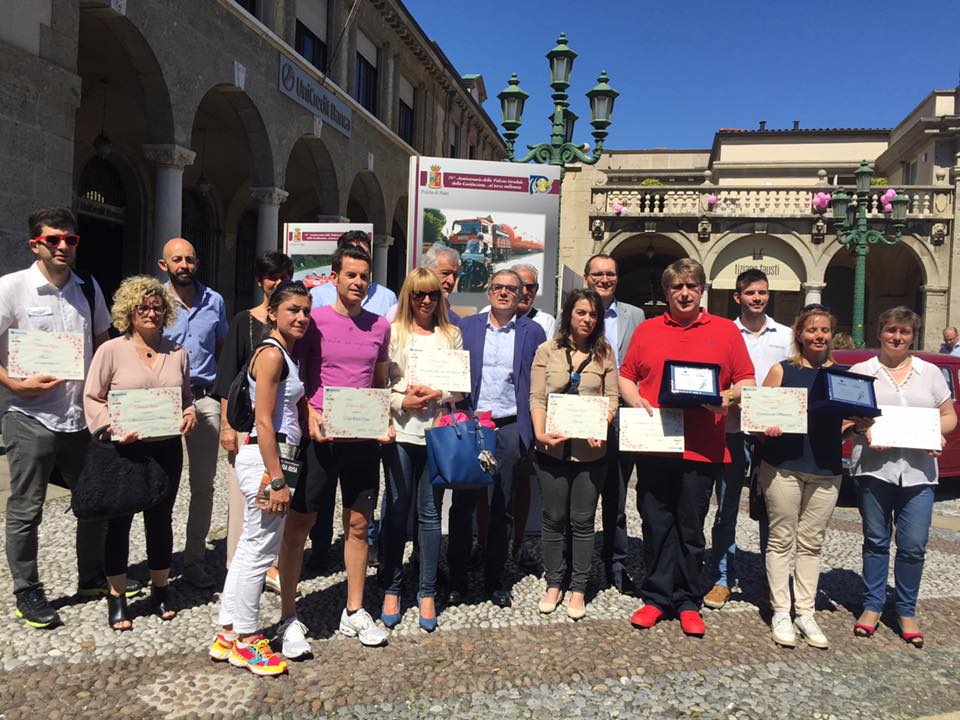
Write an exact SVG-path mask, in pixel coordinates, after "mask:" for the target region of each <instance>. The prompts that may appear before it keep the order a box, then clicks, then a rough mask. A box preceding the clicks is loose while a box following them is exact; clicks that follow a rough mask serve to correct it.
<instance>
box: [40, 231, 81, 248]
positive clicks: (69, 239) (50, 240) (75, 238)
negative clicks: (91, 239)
mask: <svg viewBox="0 0 960 720" xmlns="http://www.w3.org/2000/svg"><path fill="white" fill-rule="evenodd" d="M33 239H34V240H37V241H41V240H42V241H43V242H45V243H46V244H47V245H49V246H50V247H52V248H55V247H59V245H60V243H61V242H65V243H66V244H67V245H69V246H70V247H76V246H77V245H79V244H80V236H79V235H73V234H70V235H68V234H63V235H37V237H35V238H33Z"/></svg>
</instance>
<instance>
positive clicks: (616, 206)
mask: <svg viewBox="0 0 960 720" xmlns="http://www.w3.org/2000/svg"><path fill="white" fill-rule="evenodd" d="M613 211H614V212H615V213H616V214H617V215H619V214H620V213H622V212H623V205H621V204H620V203H614V204H613Z"/></svg>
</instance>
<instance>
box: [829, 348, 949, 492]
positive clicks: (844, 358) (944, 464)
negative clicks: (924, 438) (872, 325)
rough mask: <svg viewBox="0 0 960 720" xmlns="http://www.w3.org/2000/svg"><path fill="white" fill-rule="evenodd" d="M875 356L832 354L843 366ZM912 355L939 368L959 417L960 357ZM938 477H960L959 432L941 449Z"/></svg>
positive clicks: (850, 352) (865, 352)
mask: <svg viewBox="0 0 960 720" xmlns="http://www.w3.org/2000/svg"><path fill="white" fill-rule="evenodd" d="M876 354H877V350H876V349H873V350H836V351H834V353H833V359H834V360H836V361H837V362H838V363H841V364H843V365H855V364H856V363H858V362H863V361H864V360H868V359H870V358H872V357H873V356H874V355H876ZM913 354H914V355H916V356H917V357H919V358H921V359H922V360H926V361H927V362H928V363H932V364H933V365H936V366H937V367H938V368H940V372H941V373H943V378H944V380H946V381H947V387H949V388H950V394H951V395H952V396H953V409H954V410H956V411H957V414H958V415H960V402H957V387H958V386H960V357H957V356H956V355H944V354H942V353H929V352H916V353H913ZM843 457H844V460H846V459H847V458H849V457H850V443H847V444H845V445H844V448H843ZM940 477H942V478H956V477H960V431H957V432H954V433H952V434H951V435H949V436H948V437H947V446H946V447H945V448H944V449H943V454H942V455H941V456H940Z"/></svg>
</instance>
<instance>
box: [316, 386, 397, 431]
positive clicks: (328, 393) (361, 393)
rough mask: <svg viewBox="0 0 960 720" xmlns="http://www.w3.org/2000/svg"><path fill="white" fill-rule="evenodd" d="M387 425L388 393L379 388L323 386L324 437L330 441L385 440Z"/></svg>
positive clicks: (388, 413) (388, 420)
mask: <svg viewBox="0 0 960 720" xmlns="http://www.w3.org/2000/svg"><path fill="white" fill-rule="evenodd" d="M389 425H390V391H389V390H383V389H380V388H346V387H325V388H324V389H323V434H324V435H325V436H326V437H329V438H362V439H364V440H376V439H377V438H382V437H386V435H387V428H388V427H389Z"/></svg>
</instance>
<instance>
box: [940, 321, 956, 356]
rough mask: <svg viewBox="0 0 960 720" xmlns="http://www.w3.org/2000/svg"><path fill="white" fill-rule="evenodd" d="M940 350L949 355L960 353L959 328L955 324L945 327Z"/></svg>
mask: <svg viewBox="0 0 960 720" xmlns="http://www.w3.org/2000/svg"><path fill="white" fill-rule="evenodd" d="M940 352H942V353H946V354H947V355H960V345H958V344H957V329H956V328H955V327H953V326H950V327H948V328H944V329H943V345H941V346H940Z"/></svg>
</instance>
